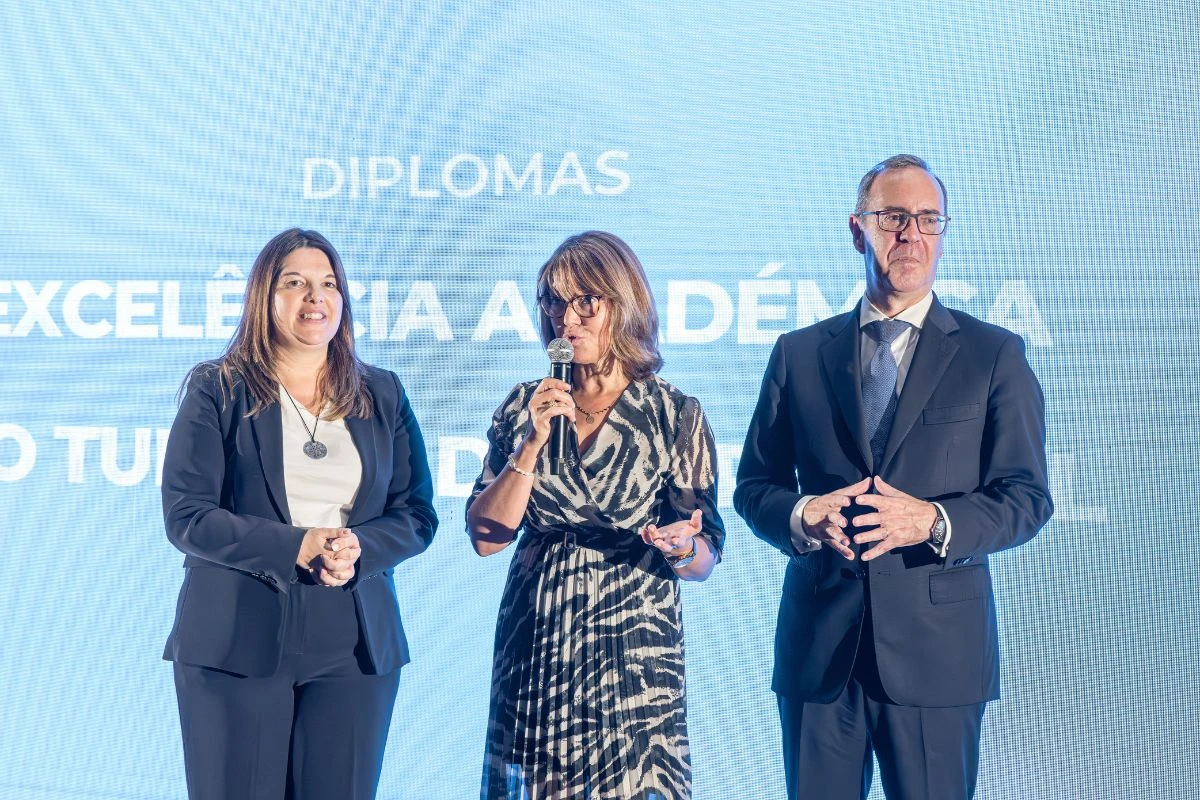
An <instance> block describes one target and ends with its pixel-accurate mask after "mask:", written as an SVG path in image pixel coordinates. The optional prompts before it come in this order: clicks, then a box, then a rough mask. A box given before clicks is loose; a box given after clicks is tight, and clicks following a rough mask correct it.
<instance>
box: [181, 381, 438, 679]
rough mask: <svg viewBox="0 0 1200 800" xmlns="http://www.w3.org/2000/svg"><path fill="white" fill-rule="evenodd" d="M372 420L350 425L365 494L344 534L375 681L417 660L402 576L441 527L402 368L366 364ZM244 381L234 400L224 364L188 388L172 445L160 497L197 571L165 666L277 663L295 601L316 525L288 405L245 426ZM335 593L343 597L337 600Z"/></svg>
mask: <svg viewBox="0 0 1200 800" xmlns="http://www.w3.org/2000/svg"><path fill="white" fill-rule="evenodd" d="M366 387H367V390H368V391H369V392H370V393H371V396H372V398H373V399H374V402H375V410H374V414H373V416H372V417H371V418H370V419H358V418H355V417H348V418H347V419H346V427H347V428H348V429H349V431H350V436H351V438H352V439H353V441H354V446H355V448H356V449H357V450H358V454H359V456H360V457H361V459H362V484H361V485H360V487H359V491H358V496H357V498H356V499H355V502H354V507H353V509H352V510H351V512H350V517H349V519H348V520H347V524H346V527H348V528H350V529H352V530H353V531H354V533H356V534H357V535H358V538H359V541H360V543H361V545H362V555H361V556H360V558H359V561H358V564H357V571H356V574H355V577H354V580H352V581H351V582H350V583H349V584H347V585H346V586H345V587H342V588H341V589H340V591H349V592H353V594H354V603H355V606H356V607H357V610H358V618H359V624H360V625H361V628H362V632H363V636H364V638H365V640H366V645H367V651H368V653H369V655H370V659H371V663H372V665H373V667H374V669H375V672H376V673H380V674H382V673H385V672H389V671H391V670H393V669H395V668H397V667H399V666H402V665H404V664H406V663H407V662H408V643H407V641H406V640H405V637H404V629H403V627H402V626H401V623H400V611H399V608H398V607H397V604H396V589H395V585H394V584H393V582H392V568H393V567H395V566H396V565H397V564H398V563H400V562H401V561H403V560H404V559H406V558H409V557H411V556H414V555H417V554H418V553H420V552H422V551H423V550H425V548H426V547H428V546H429V543H430V541H431V540H432V539H433V534H434V531H435V530H436V529H437V515H436V514H435V513H434V510H433V482H432V479H431V478H430V475H429V464H428V462H427V460H426V457H425V445H424V442H423V440H422V439H421V431H420V429H419V428H418V427H417V421H416V418H415V417H414V416H413V413H412V408H411V407H410V406H409V403H408V398H407V397H406V396H405V394H404V390H403V389H402V388H401V386H400V381H399V379H398V378H397V377H396V376H395V375H394V374H393V373H391V372H387V371H385V370H381V369H376V368H374V367H368V368H367V374H366ZM250 404H251V401H250V398H249V397H248V395H247V392H246V388H245V385H244V384H242V383H241V382H240V381H239V382H238V383H237V384H236V385H235V386H234V387H233V396H232V397H231V398H230V397H225V398H223V397H222V394H221V388H220V386H219V384H218V378H217V370H216V367H215V365H214V364H205V365H201V366H200V367H199V368H198V369H197V370H195V371H194V372H193V374H192V376H191V378H190V380H189V381H188V387H187V391H186V394H185V396H184V398H183V402H182V404H181V405H180V407H179V413H178V415H177V416H176V418H175V423H174V425H173V426H172V427H171V435H170V438H169V439H168V441H167V450H166V456H165V461H164V463H163V478H162V498H163V514H164V516H165V519H166V529H167V538H168V539H170V540H171V543H172V544H173V545H175V546H176V547H177V548H179V549H180V550H182V551H183V552H184V553H185V554H186V557H185V558H184V562H183V565H184V567H186V568H187V571H186V574H185V576H184V580H183V587H182V589H180V592H179V602H178V605H177V607H176V612H175V626H174V628H173V630H172V631H171V636H170V638H169V639H168V640H167V646H166V650H165V652H164V653H163V658H165V659H167V660H169V661H180V662H185V663H188V664H193V665H198V666H204V667H215V668H217V669H222V670H226V671H228V672H234V673H238V674H241V675H250V676H256V677H262V676H267V675H271V674H273V673H274V672H275V670H276V669H277V668H278V666H279V659H280V653H281V647H282V640H283V623H284V609H285V607H286V605H287V597H286V593H287V592H288V590H289V589H290V588H291V587H292V586H293V584H294V583H295V581H296V576H297V573H296V555H297V554H298V553H299V551H300V541H301V539H302V538H303V537H304V532H305V530H306V529H305V528H300V527H297V526H295V525H292V524H291V515H290V513H289V512H288V505H287V495H286V493H285V490H284V482H283V450H282V427H281V424H280V406H279V404H278V403H276V404H273V405H270V406H268V407H267V408H266V409H265V410H263V411H262V412H261V413H259V415H258V416H256V417H253V418H247V417H246V412H247V410H248V409H249V407H250ZM331 591H336V590H331Z"/></svg>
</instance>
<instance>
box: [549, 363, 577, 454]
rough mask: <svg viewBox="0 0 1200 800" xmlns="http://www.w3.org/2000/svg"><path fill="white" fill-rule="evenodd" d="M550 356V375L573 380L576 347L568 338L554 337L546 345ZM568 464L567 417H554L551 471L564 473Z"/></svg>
mask: <svg viewBox="0 0 1200 800" xmlns="http://www.w3.org/2000/svg"><path fill="white" fill-rule="evenodd" d="M546 354H547V355H548V356H550V377H551V378H557V379H558V380H560V381H565V382H566V383H570V382H571V359H573V358H575V348H574V347H573V346H571V343H570V342H568V341H567V340H566V339H554V340H552V341H551V342H550V344H548V345H546ZM566 466H567V418H566V417H563V416H558V417H554V418H553V419H551V420H550V472H551V474H553V475H562V474H564V473H565V472H566V471H567V470H566Z"/></svg>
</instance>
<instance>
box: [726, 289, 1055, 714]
mask: <svg viewBox="0 0 1200 800" xmlns="http://www.w3.org/2000/svg"><path fill="white" fill-rule="evenodd" d="M860 360H861V358H860V355H859V330H858V310H857V308H856V309H855V310H854V311H852V312H850V313H847V314H841V315H839V316H835V317H833V318H831V319H828V320H825V321H823V322H819V323H817V324H816V325H812V326H810V327H808V328H805V329H803V330H798V331H793V332H791V333H787V334H784V335H783V336H781V337H780V338H779V341H778V342H777V343H776V345H775V349H774V350H773V351H772V353H771V358H770V362H769V363H768V366H767V370H766V374H765V375H764V377H763V383H762V390H761V393H760V395H759V399H758V406H757V408H756V409H755V412H754V417H753V420H752V422H751V424H750V429H749V432H748V433H747V434H746V443H745V447H744V450H743V452H742V459H741V462H740V464H739V468H738V484H737V489H736V490H735V492H734V498H733V503H734V507H735V508H736V509H737V512H738V513H739V514H740V515H741V516H742V517H743V518H744V519H745V520H746V522H747V523H748V524H749V525H750V528H751V529H752V530H753V531H754V533H755V534H756V535H758V536H759V537H760V538H762V539H764V540H766V541H767V542H769V543H770V544H772V545H774V546H775V547H776V548H778V549H779V550H781V551H782V552H783V553H784V554H786V555H787V556H788V557H789V559H790V560H789V563H788V566H787V573H786V576H785V579H784V587H783V597H782V600H781V602H780V608H779V621H778V626H777V628H776V638H775V672H774V679H773V688H774V690H775V691H776V692H777V693H779V694H781V695H784V696H786V697H788V698H791V699H795V700H799V701H806V702H830V701H832V700H833V699H834V698H836V697H837V695H838V694H839V693H840V692H841V690H842V689H843V688H844V686H845V685H846V682H847V680H848V679H849V676H850V672H851V669H852V667H853V664H854V657H855V653H856V651H857V648H858V641H859V633H860V630H861V625H862V619H863V615H864V612H865V611H866V609H865V596H866V593H865V592H864V586H863V579H864V577H869V580H870V593H869V596H870V603H871V608H870V609H869V610H870V613H871V619H872V622H873V628H874V644H875V652H876V658H877V661H878V665H879V675H880V678H881V680H882V683H883V687H884V689H885V690H886V691H887V693H888V695H889V696H891V698H892V699H893V700H894V701H895V702H897V703H899V704H901V705H912V706H956V705H968V704H972V703H980V702H984V701H987V700H991V699H994V698H996V697H998V696H999V692H1000V680H999V677H1000V662H999V637H998V635H997V627H996V606H995V599H994V597H993V595H992V581H991V574H990V572H989V569H988V555H989V554H991V553H995V552H998V551H1000V550H1004V549H1006V548H1009V547H1015V546H1017V545H1019V544H1022V543H1023V542H1026V541H1028V540H1029V539H1031V538H1033V536H1034V535H1035V534H1036V533H1037V532H1038V530H1039V529H1040V528H1041V527H1042V526H1043V525H1044V524H1045V523H1046V521H1047V520H1048V519H1049V518H1050V515H1051V513H1052V509H1053V506H1052V504H1051V499H1050V492H1049V488H1048V483H1047V475H1046V453H1045V438H1046V435H1045V420H1044V400H1043V397H1042V390H1041V387H1040V386H1039V384H1038V381H1037V378H1036V377H1035V376H1034V374H1033V371H1032V370H1031V369H1030V367H1029V364H1028V362H1027V361H1026V359H1025V347H1024V342H1023V341H1022V340H1021V338H1020V337H1019V336H1017V335H1015V334H1013V333H1011V332H1009V331H1007V330H1004V329H1003V328H999V327H997V326H995V325H989V324H987V323H984V322H981V321H979V320H977V319H975V318H974V317H971V316H970V315H968V314H964V313H962V312H959V311H951V310H949V309H947V308H946V307H945V306H943V305H942V304H941V303H940V302H938V301H937V299H936V298H935V299H934V303H933V305H932V307H931V308H930V310H929V315H928V317H927V318H926V322H925V326H924V327H923V328H922V330H921V334H920V338H919V339H918V341H917V348H916V352H915V353H914V354H913V359H912V364H911V365H910V367H909V371H908V376H907V378H906V379H905V383H904V388H903V391H902V392H901V395H900V399H899V403H898V405H897V408H896V416H895V421H894V423H893V426H892V431H891V436H890V438H889V439H888V442H887V446H886V450H885V453H884V455H883V460H882V463H880V464H872V456H871V448H870V445H869V443H868V440H867V435H866V432H865V430H864V423H863V419H862V411H861V409H862V389H861V380H860V375H861V374H862V369H861V364H860ZM868 475H880V476H882V477H883V479H884V480H885V481H887V482H888V483H889V484H891V485H892V486H894V487H896V488H897V489H899V490H901V491H903V492H906V493H908V494H910V495H914V496H916V497H919V498H923V499H926V500H936V501H937V502H939V503H941V504H942V506H943V507H944V508H945V509H946V515H947V516H948V517H949V519H950V523H951V525H952V527H953V533H952V536H951V540H950V546H949V551H948V554H947V557H946V558H945V559H941V558H938V556H937V554H936V553H935V552H934V551H933V549H932V548H930V547H928V546H926V545H914V546H910V547H904V548H898V549H896V550H893V551H891V552H889V553H887V554H885V555H883V556H880V557H879V558H877V559H874V560H872V561H868V562H865V563H864V562H862V561H861V560H858V559H855V560H854V561H847V560H845V559H844V558H843V557H842V556H840V555H838V554H837V553H836V552H835V551H834V550H833V549H832V548H829V547H822V548H821V549H820V550H816V551H814V552H812V553H808V554H803V555H800V554H797V553H796V551H795V549H794V548H793V547H792V543H791V528H790V516H791V513H792V510H793V508H794V507H795V505H796V503H797V502H798V501H799V500H800V498H801V496H803V495H821V494H825V493H827V492H830V491H832V490H834V489H838V488H842V487H844V486H848V485H850V484H853V483H856V482H858V481H859V480H861V479H862V478H864V477H866V476H868ZM870 510H872V509H860V508H858V507H851V508H849V509H846V510H845V511H844V513H845V516H846V517H847V518H848V519H849V518H852V517H853V516H854V515H856V514H858V513H865V512H866V511H870ZM849 532H850V533H851V534H853V533H854V532H856V531H855V530H851V531H849ZM854 546H855V548H856V549H858V548H857V545H854Z"/></svg>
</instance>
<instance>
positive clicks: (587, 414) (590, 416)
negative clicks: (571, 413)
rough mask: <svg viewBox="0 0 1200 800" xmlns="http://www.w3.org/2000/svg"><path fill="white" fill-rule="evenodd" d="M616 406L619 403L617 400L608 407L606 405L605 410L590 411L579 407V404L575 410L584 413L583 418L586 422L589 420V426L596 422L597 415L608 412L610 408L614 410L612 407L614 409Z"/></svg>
mask: <svg viewBox="0 0 1200 800" xmlns="http://www.w3.org/2000/svg"><path fill="white" fill-rule="evenodd" d="M618 397H619V395H618ZM616 404H617V401H616V400H614V401H612V402H611V403H609V404H608V405H606V406H605V407H604V408H597V409H596V410H595V411H588V410H587V409H586V408H581V407H580V406H579V404H578V403H577V404H576V405H575V410H576V411H582V412H583V418H584V419H585V420H587V423H588V424H589V425H591V424H592V422H594V421H595V419H596V415H597V414H603V413H604V412H605V411H608V410H609V409H610V408H612V407H613V406H615V405H616Z"/></svg>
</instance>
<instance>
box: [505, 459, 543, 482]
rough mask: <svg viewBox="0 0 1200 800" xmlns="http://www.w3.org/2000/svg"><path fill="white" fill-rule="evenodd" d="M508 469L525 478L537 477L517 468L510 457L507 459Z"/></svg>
mask: <svg viewBox="0 0 1200 800" xmlns="http://www.w3.org/2000/svg"><path fill="white" fill-rule="evenodd" d="M508 468H509V469H511V470H512V471H513V472H515V473H517V474H518V475H524V476H525V477H526V478H536V477H537V476H536V475H534V474H533V473H532V472H530V471H529V470H527V469H521V468H520V467H518V466H517V462H515V461H513V457H512V456H509V457H508Z"/></svg>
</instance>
